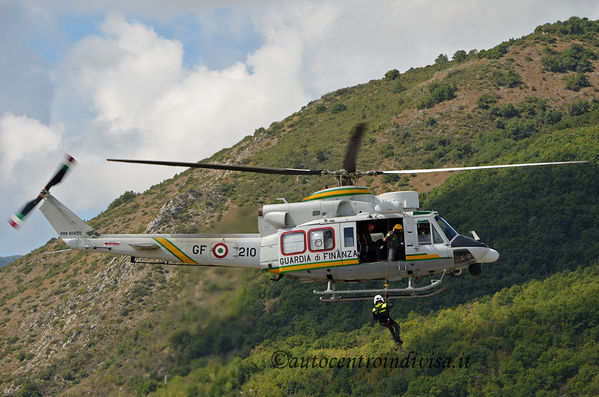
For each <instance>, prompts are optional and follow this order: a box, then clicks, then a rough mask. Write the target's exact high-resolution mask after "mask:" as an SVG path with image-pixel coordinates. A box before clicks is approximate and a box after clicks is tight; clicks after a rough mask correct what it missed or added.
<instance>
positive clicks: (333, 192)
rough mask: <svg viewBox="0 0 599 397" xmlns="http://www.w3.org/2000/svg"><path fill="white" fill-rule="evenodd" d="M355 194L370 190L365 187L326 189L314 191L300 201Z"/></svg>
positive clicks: (365, 192) (366, 192)
mask: <svg viewBox="0 0 599 397" xmlns="http://www.w3.org/2000/svg"><path fill="white" fill-rule="evenodd" d="M355 194H372V192H371V191H370V190H368V189H366V188H349V189H335V190H326V191H324V192H316V193H313V194H311V195H309V196H307V197H304V198H303V199H302V201H309V200H318V199H323V198H331V197H337V196H351V195H355Z"/></svg>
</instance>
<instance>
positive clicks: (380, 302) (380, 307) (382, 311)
mask: <svg viewBox="0 0 599 397" xmlns="http://www.w3.org/2000/svg"><path fill="white" fill-rule="evenodd" d="M392 307H393V303H391V302H385V300H384V299H383V297H382V296H381V295H377V296H375V297H374V308H373V309H372V321H375V320H378V321H379V324H380V325H382V326H384V327H387V328H389V332H391V336H392V337H393V341H394V342H395V344H396V345H397V346H399V347H401V345H402V344H403V341H402V340H401V338H400V337H399V324H397V322H396V321H395V320H393V319H392V318H391V316H390V315H389V310H391V308H392Z"/></svg>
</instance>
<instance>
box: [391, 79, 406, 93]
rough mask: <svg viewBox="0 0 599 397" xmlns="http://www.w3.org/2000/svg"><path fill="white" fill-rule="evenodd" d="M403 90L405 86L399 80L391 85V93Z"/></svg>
mask: <svg viewBox="0 0 599 397" xmlns="http://www.w3.org/2000/svg"><path fill="white" fill-rule="evenodd" d="M405 90H406V87H404V85H403V84H402V83H401V81H398V82H397V83H395V85H394V86H393V93H394V94H399V93H400V92H404V91H405Z"/></svg>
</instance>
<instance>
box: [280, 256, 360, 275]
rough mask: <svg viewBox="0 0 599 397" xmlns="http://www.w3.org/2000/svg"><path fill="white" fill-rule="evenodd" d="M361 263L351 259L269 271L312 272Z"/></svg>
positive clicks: (284, 267)
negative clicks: (313, 270)
mask: <svg viewBox="0 0 599 397" xmlns="http://www.w3.org/2000/svg"><path fill="white" fill-rule="evenodd" d="M358 263H360V261H359V260H358V259H349V260H344V261H331V262H317V263H308V264H306V265H292V266H281V267H277V268H274V269H269V270H268V271H269V272H271V273H276V274H279V273H286V272H296V271H299V270H311V269H320V268H325V267H337V266H345V265H357V264H358Z"/></svg>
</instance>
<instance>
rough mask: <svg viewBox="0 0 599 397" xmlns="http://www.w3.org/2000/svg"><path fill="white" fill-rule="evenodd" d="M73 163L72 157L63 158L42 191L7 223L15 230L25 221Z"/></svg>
mask: <svg viewBox="0 0 599 397" xmlns="http://www.w3.org/2000/svg"><path fill="white" fill-rule="evenodd" d="M75 163H76V161H75V159H74V158H73V157H72V156H70V155H68V154H67V155H66V156H65V159H64V161H63V162H62V164H61V166H60V168H59V169H58V171H56V173H55V174H54V176H53V177H52V179H50V181H49V182H48V184H47V185H46V186H45V187H44V188H43V189H42V191H41V192H40V194H39V195H38V196H37V197H36V198H35V199H33V200H31V201H30V202H28V203H27V204H25V206H24V207H23V209H21V211H18V212H17V213H16V214H14V215H13V216H12V217H11V218H10V219H9V220H8V223H9V224H10V225H11V226H12V227H13V228H15V229H17V228H18V227H19V226H20V225H21V224H22V223H23V222H24V221H25V218H26V217H27V215H28V214H29V213H30V212H31V211H32V210H33V209H34V208H35V207H36V206H37V205H38V204H39V202H40V201H42V199H43V198H44V197H46V196H47V195H48V193H49V191H50V188H51V187H52V186H54V185H57V184H59V183H60V182H61V181H62V179H63V178H64V176H65V175H66V173H67V172H68V171H69V169H70V168H71V167H72V166H73V165H74V164H75Z"/></svg>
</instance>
